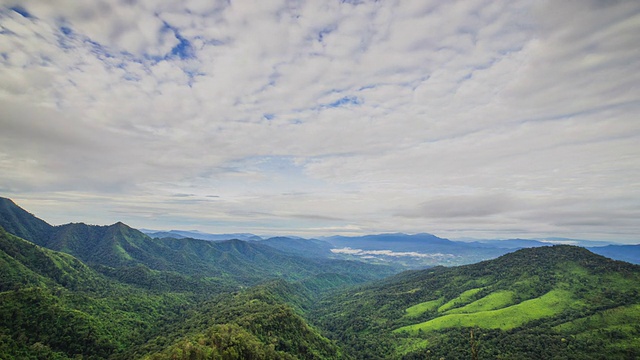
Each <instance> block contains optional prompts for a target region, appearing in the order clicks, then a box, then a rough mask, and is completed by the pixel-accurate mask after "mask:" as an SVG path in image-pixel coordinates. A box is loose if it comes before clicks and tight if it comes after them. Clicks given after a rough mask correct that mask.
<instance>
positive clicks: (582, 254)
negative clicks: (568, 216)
mask: <svg viewBox="0 0 640 360" xmlns="http://www.w3.org/2000/svg"><path fill="white" fill-rule="evenodd" d="M639 294H640V267H639V266H636V265H631V264H628V263H624V262H618V261H613V260H610V259H607V258H604V257H601V256H599V255H595V254H593V253H591V252H589V251H588V250H586V249H583V248H579V247H573V246H554V247H540V248H532V249H524V250H519V251H517V252H515V253H511V254H507V255H504V256H502V257H500V258H498V259H495V260H490V261H485V262H481V263H478V264H473V265H467V266H461V267H455V268H442V267H438V268H433V269H428V270H422V271H411V272H405V273H402V274H399V275H397V276H394V277H391V278H389V279H386V280H383V281H381V282H378V283H376V284H374V285H370V286H367V287H363V288H358V289H355V290H350V291H347V292H344V293H342V294H339V295H334V296H330V297H327V298H325V299H324V300H323V301H321V302H318V303H317V306H316V307H315V311H314V316H313V318H314V319H315V321H316V324H318V325H319V326H320V327H321V328H323V329H325V330H326V331H327V333H328V334H330V337H331V338H333V339H335V340H336V341H339V342H340V343H342V344H344V345H345V347H346V349H347V350H348V352H349V353H351V354H358V357H360V356H362V357H367V358H407V359H411V358H416V359H417V358H424V357H425V356H427V355H428V356H432V357H434V358H439V357H446V358H447V359H467V358H470V351H471V349H470V332H471V331H473V333H474V339H475V340H477V341H479V343H480V344H481V345H480V346H479V354H480V358H505V359H507V358H508V359H514V358H523V359H525V358H586V359H588V358H605V357H606V358H630V357H634V356H636V357H637V356H638V355H640V353H639V352H638V349H639V348H640V347H638V345H639V344H638V340H637V339H638V338H639V336H640V329H638V328H637V326H636V325H635V324H636V322H637V321H638V320H640V295H639Z"/></svg>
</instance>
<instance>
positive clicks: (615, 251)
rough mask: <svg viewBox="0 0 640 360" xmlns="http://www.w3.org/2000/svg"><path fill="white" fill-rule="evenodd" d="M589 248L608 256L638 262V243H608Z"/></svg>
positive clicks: (639, 251) (639, 256)
mask: <svg viewBox="0 0 640 360" xmlns="http://www.w3.org/2000/svg"><path fill="white" fill-rule="evenodd" d="M589 250H591V251H592V252H594V253H596V254H599V255H602V256H606V257H608V258H612V259H616V260H622V261H626V262H630V263H632V264H640V245H608V246H601V247H590V248H589Z"/></svg>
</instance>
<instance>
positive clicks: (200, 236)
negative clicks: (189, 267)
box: [141, 230, 262, 241]
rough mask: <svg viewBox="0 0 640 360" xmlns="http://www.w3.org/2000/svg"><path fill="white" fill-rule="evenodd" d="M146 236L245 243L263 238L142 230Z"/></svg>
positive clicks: (244, 234)
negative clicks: (243, 241)
mask: <svg viewBox="0 0 640 360" xmlns="http://www.w3.org/2000/svg"><path fill="white" fill-rule="evenodd" d="M141 231H142V232H144V233H145V234H147V235H149V236H150V237H152V238H174V239H184V238H191V239H200V240H209V241H224V240H234V239H236V240H245V241H259V240H262V238H261V237H260V236H258V235H254V234H249V233H234V234H208V233H203V232H200V231H186V230H170V231H155V230H141Z"/></svg>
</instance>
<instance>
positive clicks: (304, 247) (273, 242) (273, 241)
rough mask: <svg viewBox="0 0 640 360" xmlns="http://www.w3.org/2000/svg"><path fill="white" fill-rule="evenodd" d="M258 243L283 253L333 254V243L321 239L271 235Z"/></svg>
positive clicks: (316, 255)
mask: <svg viewBox="0 0 640 360" xmlns="http://www.w3.org/2000/svg"><path fill="white" fill-rule="evenodd" d="M260 244H264V245H267V246H269V247H272V248H274V249H278V250H280V251H282V252H285V253H289V254H295V255H299V256H304V257H310V258H326V257H331V256H332V255H333V253H332V252H331V249H332V248H333V245H331V244H330V243H328V242H326V241H322V240H315V239H302V238H291V237H272V238H269V239H266V240H262V241H260Z"/></svg>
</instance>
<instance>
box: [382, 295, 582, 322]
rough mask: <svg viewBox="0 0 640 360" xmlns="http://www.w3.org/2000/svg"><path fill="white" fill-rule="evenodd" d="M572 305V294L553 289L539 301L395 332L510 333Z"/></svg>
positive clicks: (445, 317)
mask: <svg viewBox="0 0 640 360" xmlns="http://www.w3.org/2000/svg"><path fill="white" fill-rule="evenodd" d="M497 294H499V293H497ZM504 296H505V294H502V295H496V298H497V299H501V298H504ZM571 303H572V298H571V293H570V292H568V291H564V290H552V291H550V292H548V293H546V294H545V295H543V296H540V297H538V298H535V299H531V300H526V301H523V302H521V303H519V304H517V305H512V306H509V307H505V308H502V309H498V310H488V311H478V312H475V313H468V314H446V315H443V316H440V317H437V318H435V319H432V320H429V321H425V322H423V323H420V324H414V325H408V326H403V327H401V328H399V329H396V330H394V332H409V333H414V332H418V331H419V330H422V331H433V330H440V329H446V328H452V327H480V328H486V329H502V330H509V329H513V328H516V327H518V326H521V325H524V324H526V323H528V322H530V321H532V320H537V319H542V318H545V317H550V316H553V315H556V314H559V313H560V312H562V311H563V310H565V309H567V308H569V307H570V305H571ZM479 308H480V307H479Z"/></svg>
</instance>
